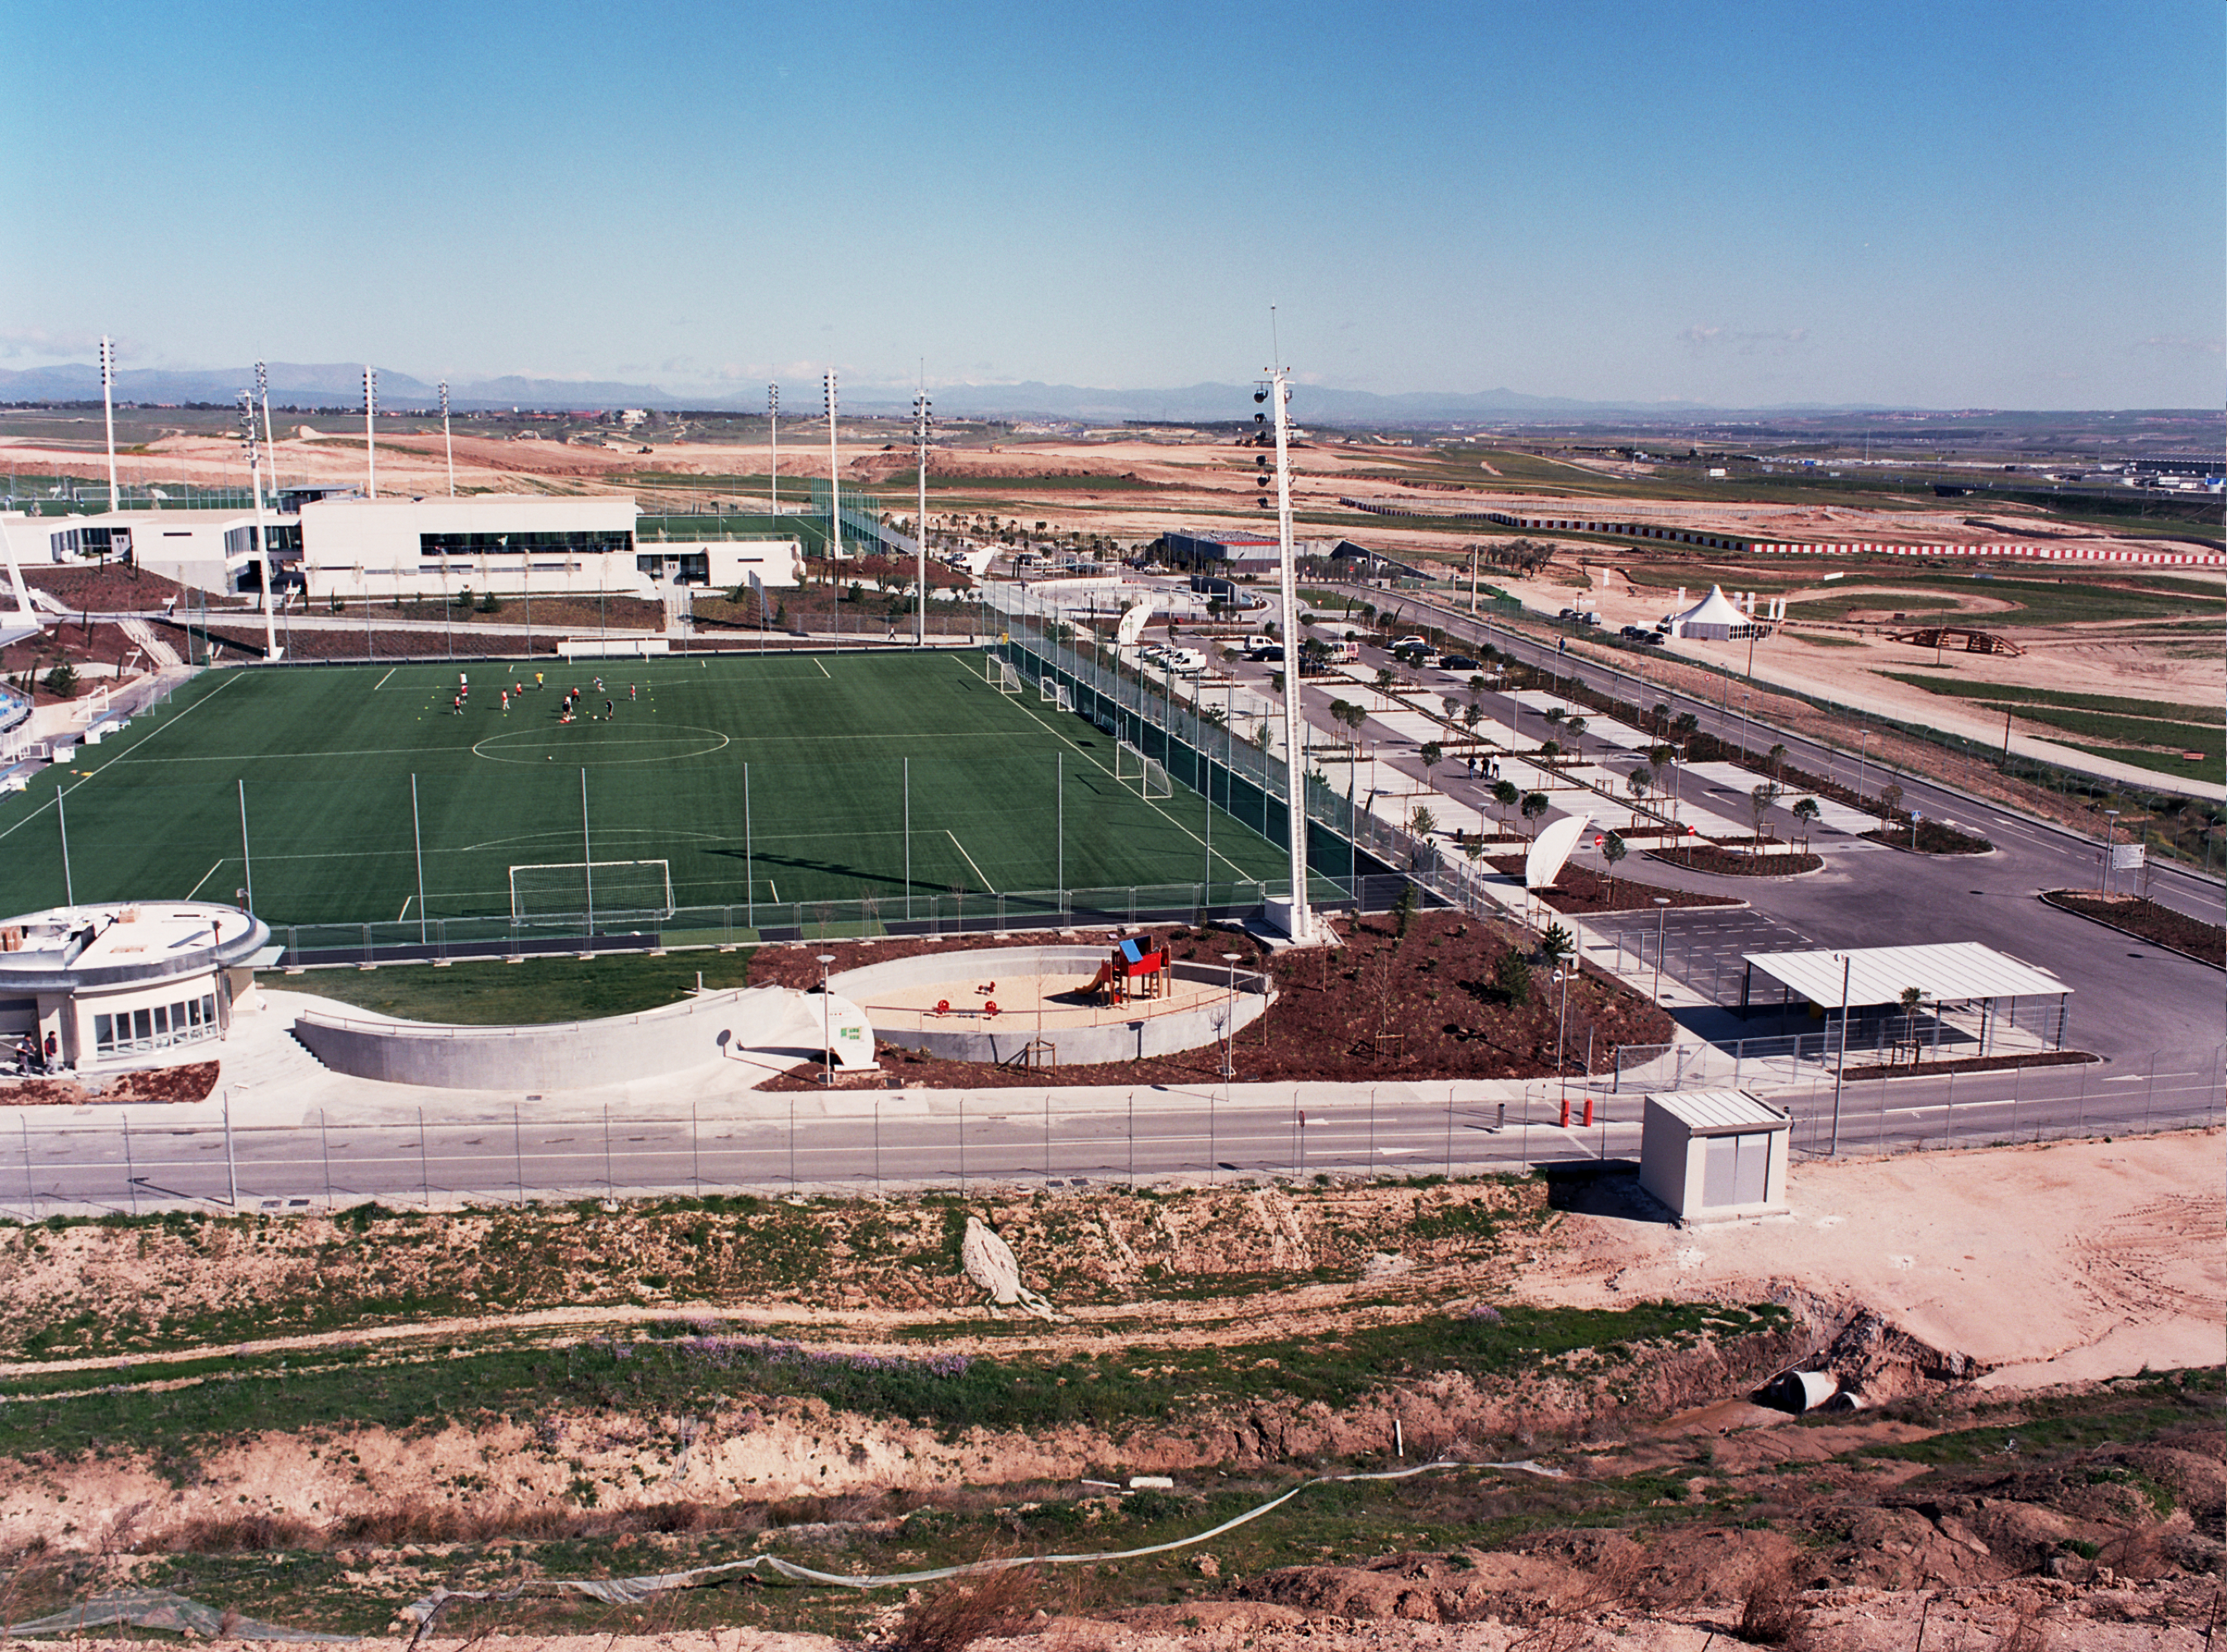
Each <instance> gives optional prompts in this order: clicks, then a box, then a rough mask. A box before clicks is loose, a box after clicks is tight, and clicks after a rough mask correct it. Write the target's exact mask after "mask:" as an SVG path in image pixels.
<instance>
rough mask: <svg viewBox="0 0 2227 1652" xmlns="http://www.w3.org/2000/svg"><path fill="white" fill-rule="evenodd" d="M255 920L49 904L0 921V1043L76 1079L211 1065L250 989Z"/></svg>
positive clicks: (260, 935) (162, 904)
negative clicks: (33, 1051)
mask: <svg viewBox="0 0 2227 1652" xmlns="http://www.w3.org/2000/svg"><path fill="white" fill-rule="evenodd" d="M270 941H271V929H270V927H269V926H268V925H267V924H265V922H263V920H262V919H260V918H258V917H256V916H254V915H252V914H251V913H247V912H243V911H240V910H239V909H238V908H236V907H229V906H220V905H218V904H216V903H214V902H208V901H149V902H113V903H104V904H100V905H96V906H71V907H52V908H49V909H48V910H46V911H43V912H31V913H27V914H25V915H23V916H22V917H16V918H8V919H5V920H0V1043H4V1044H6V1045H13V1044H16V1043H18V1042H19V1041H20V1040H21V1039H22V1037H23V1036H24V1035H26V1034H27V1033H28V1034H29V1035H30V1036H31V1037H32V1038H33V1039H34V1040H35V1042H36V1043H38V1044H39V1045H40V1046H41V1049H44V1048H45V1047H46V1044H47V1041H48V1039H49V1038H52V1039H53V1041H54V1065H57V1066H62V1067H69V1068H75V1069H77V1070H78V1071H80V1072H84V1071H87V1070H93V1069H99V1068H122V1067H159V1066H163V1065H165V1064H168V1063H170V1062H184V1061H201V1060H206V1059H207V1056H208V1054H209V1051H208V1050H207V1048H206V1046H208V1045H211V1044H214V1043H220V1042H221V1041H222V1040H223V1038H224V1036H225V1035H226V1034H227V1031H229V1030H230V1029H231V1026H232V1017H233V1011H234V1010H235V1009H239V1008H242V1007H247V1006H248V1005H249V1004H250V1002H251V995H252V993H253V992H254V990H255V969H254V960H255V959H256V956H257V954H259V953H261V952H262V951H263V950H264V949H265V947H268V946H269V945H270Z"/></svg>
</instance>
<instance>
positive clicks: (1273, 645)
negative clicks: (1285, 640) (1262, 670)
mask: <svg viewBox="0 0 2227 1652" xmlns="http://www.w3.org/2000/svg"><path fill="white" fill-rule="evenodd" d="M1245 657H1246V658H1247V659H1248V660H1251V661H1253V663H1254V665H1256V666H1257V665H1270V666H1280V665H1282V664H1283V663H1284V645H1283V644H1282V643H1280V642H1264V643H1262V644H1261V645H1260V647H1257V648H1248V649H1247V650H1246V651H1245Z"/></svg>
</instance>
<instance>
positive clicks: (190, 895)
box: [186, 859, 224, 901]
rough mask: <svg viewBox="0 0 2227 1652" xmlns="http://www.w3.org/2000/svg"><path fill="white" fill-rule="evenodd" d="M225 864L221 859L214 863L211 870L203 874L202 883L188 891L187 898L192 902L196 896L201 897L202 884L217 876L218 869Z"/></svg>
mask: <svg viewBox="0 0 2227 1652" xmlns="http://www.w3.org/2000/svg"><path fill="white" fill-rule="evenodd" d="M223 864H224V862H223V860H222V859H219V860H217V861H215V862H214V863H213V864H211V865H210V867H209V869H208V870H207V871H205V872H203V873H202V874H201V883H207V882H208V881H209V879H210V878H212V877H215V876H216V869H217V867H219V866H221V865H223ZM201 883H196V884H195V885H194V886H193V887H192V888H191V889H189V890H187V891H186V898H187V899H188V901H190V900H192V899H193V898H194V896H196V895H199V894H200V893H201Z"/></svg>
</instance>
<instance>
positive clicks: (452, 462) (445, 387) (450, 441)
mask: <svg viewBox="0 0 2227 1652" xmlns="http://www.w3.org/2000/svg"><path fill="white" fill-rule="evenodd" d="M441 445H442V446H443V448H444V449H446V450H447V451H448V455H449V497H450V498H451V499H454V498H455V497H456V437H453V436H451V435H450V433H449V381H448V380H446V379H443V380H441ZM447 565H448V563H447V558H443V559H442V566H443V569H444V570H445V569H446V567H447Z"/></svg>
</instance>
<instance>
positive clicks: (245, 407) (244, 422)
mask: <svg viewBox="0 0 2227 1652" xmlns="http://www.w3.org/2000/svg"><path fill="white" fill-rule="evenodd" d="M239 439H240V441H241V442H242V443H244V444H245V445H246V449H247V478H248V481H249V482H250V484H251V485H252V487H253V488H254V490H255V553H256V555H257V557H258V558H259V559H260V560H261V562H262V564H263V657H264V658H265V660H276V659H277V658H278V618H277V616H275V615H274V614H273V613H272V611H271V530H270V529H269V528H267V527H265V526H264V523H263V454H262V443H259V442H258V441H257V440H256V438H255V397H254V395H253V393H252V392H249V391H245V390H243V391H241V392H239Z"/></svg>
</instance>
